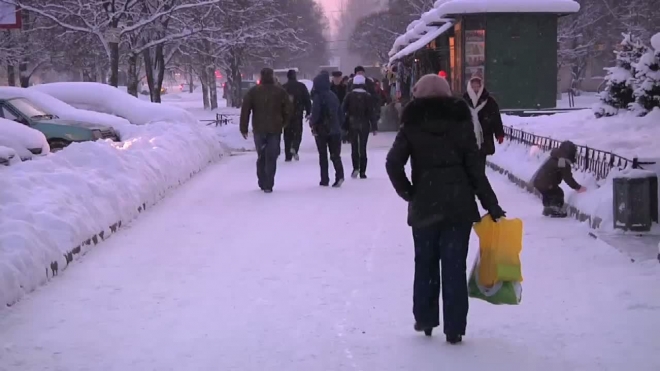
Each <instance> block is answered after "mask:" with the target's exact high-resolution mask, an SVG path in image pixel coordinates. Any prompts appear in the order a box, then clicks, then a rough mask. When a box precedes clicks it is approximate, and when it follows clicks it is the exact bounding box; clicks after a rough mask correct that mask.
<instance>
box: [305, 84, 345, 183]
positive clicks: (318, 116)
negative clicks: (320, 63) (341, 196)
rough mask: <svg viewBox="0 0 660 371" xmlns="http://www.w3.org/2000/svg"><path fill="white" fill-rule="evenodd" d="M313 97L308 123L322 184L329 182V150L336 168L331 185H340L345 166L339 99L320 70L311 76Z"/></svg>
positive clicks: (342, 181) (342, 180)
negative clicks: (317, 152) (313, 138)
mask: <svg viewBox="0 0 660 371" xmlns="http://www.w3.org/2000/svg"><path fill="white" fill-rule="evenodd" d="M313 92H314V93H313V96H312V101H313V104H312V116H311V118H310V121H309V125H310V126H311V128H312V133H313V134H314V137H315V140H316V148H317V149H318V151H319V165H320V167H321V183H320V185H321V186H322V187H327V186H328V185H330V176H329V175H328V152H330V160H331V161H332V165H333V166H334V168H335V182H334V183H333V184H332V186H333V187H335V188H339V187H341V185H342V184H343V183H344V166H343V164H342V162H341V128H340V118H341V117H342V114H341V106H340V104H339V99H338V98H337V96H336V95H335V94H334V93H333V92H332V91H331V90H330V77H329V76H328V74H327V73H321V74H319V75H318V76H316V77H315V78H314V88H313Z"/></svg>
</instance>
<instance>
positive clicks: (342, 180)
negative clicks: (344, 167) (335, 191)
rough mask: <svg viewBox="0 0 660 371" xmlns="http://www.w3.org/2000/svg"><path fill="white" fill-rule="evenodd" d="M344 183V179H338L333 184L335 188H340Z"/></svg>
mask: <svg viewBox="0 0 660 371" xmlns="http://www.w3.org/2000/svg"><path fill="white" fill-rule="evenodd" d="M342 184H344V179H337V180H335V182H334V183H333V184H332V186H333V187H334V188H339V187H341V185H342Z"/></svg>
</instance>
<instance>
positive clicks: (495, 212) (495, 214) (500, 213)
mask: <svg viewBox="0 0 660 371" xmlns="http://www.w3.org/2000/svg"><path fill="white" fill-rule="evenodd" d="M488 214H489V215H490V217H491V218H492V219H493V221H495V222H497V221H498V220H500V219H501V218H504V217H505V216H506V212H505V211H504V210H502V208H501V207H500V206H499V205H497V206H495V207H493V208H492V209H490V210H488Z"/></svg>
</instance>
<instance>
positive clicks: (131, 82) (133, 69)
mask: <svg viewBox="0 0 660 371" xmlns="http://www.w3.org/2000/svg"><path fill="white" fill-rule="evenodd" d="M137 64H138V56H137V54H134V53H131V54H130V56H129V57H128V76H126V77H127V78H128V81H127V83H126V87H127V89H128V94H130V95H132V96H134V97H137V96H138V80H139V76H138V68H137Z"/></svg>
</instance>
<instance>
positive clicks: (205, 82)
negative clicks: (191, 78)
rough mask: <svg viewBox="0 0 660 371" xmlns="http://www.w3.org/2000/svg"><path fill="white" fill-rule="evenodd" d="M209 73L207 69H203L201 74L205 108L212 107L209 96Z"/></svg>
mask: <svg viewBox="0 0 660 371" xmlns="http://www.w3.org/2000/svg"><path fill="white" fill-rule="evenodd" d="M207 75H208V74H207V73H206V69H205V68H202V69H201V76H199V79H200V81H201V82H202V100H203V101H204V109H209V108H211V103H210V98H209V84H208V76H207Z"/></svg>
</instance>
